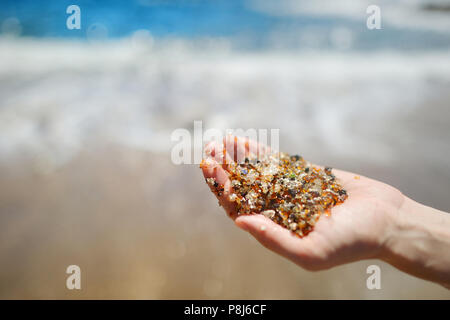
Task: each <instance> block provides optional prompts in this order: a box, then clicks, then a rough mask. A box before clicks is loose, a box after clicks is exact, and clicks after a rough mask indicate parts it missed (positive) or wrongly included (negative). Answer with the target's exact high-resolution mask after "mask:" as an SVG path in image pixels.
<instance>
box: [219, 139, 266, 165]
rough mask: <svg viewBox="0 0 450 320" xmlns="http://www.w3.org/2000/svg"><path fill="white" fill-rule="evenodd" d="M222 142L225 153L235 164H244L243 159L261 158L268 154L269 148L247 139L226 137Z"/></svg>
mask: <svg viewBox="0 0 450 320" xmlns="http://www.w3.org/2000/svg"><path fill="white" fill-rule="evenodd" d="M223 142H224V145H225V148H226V150H227V153H228V154H230V157H231V158H232V159H233V160H234V161H235V162H237V163H241V162H244V160H245V158H250V157H254V156H257V157H261V156H263V155H265V154H268V153H270V147H268V146H267V145H265V144H262V143H259V142H257V141H255V140H252V139H250V138H248V137H238V136H233V135H227V136H226V137H225V138H224V139H223Z"/></svg>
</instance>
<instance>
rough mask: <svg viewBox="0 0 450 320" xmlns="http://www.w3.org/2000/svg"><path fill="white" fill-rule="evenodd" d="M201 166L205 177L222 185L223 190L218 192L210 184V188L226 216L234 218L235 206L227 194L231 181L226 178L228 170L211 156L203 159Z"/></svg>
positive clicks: (229, 190) (229, 191)
mask: <svg viewBox="0 0 450 320" xmlns="http://www.w3.org/2000/svg"><path fill="white" fill-rule="evenodd" d="M201 168H202V172H203V176H204V177H205V179H207V178H213V179H214V180H215V181H216V182H217V184H218V185H219V187H221V186H223V191H221V192H219V193H218V192H217V189H216V187H214V186H211V185H210V189H211V191H212V192H213V193H214V194H215V195H216V197H217V199H218V200H219V204H220V205H221V206H222V207H223V208H224V209H225V211H226V213H227V214H228V216H229V217H231V218H232V219H234V218H235V217H236V206H235V203H234V202H231V201H230V200H229V196H230V194H231V193H232V187H231V181H230V179H229V178H228V172H227V171H225V169H224V168H223V167H222V166H221V165H220V164H219V163H217V162H216V160H215V159H213V158H211V157H210V158H206V159H205V161H204V162H203V163H202V166H201ZM208 185H209V184H208Z"/></svg>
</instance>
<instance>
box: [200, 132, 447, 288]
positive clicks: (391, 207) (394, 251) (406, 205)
mask: <svg viewBox="0 0 450 320" xmlns="http://www.w3.org/2000/svg"><path fill="white" fill-rule="evenodd" d="M223 142H224V143H223V144H218V143H214V142H212V143H209V144H208V145H207V146H206V148H205V151H206V154H207V155H208V157H207V158H206V159H205V161H204V162H203V163H202V165H201V168H202V171H203V174H204V176H205V178H215V179H216V181H217V182H218V183H219V184H221V185H224V192H223V194H222V195H220V196H218V195H216V196H217V198H218V200H219V203H220V205H221V206H222V207H223V208H224V209H225V211H226V212H227V214H228V216H229V217H230V218H231V219H233V220H234V222H235V224H236V225H237V226H238V227H239V228H241V229H243V230H245V231H247V232H249V233H250V234H251V235H252V236H254V237H255V238H256V239H257V240H258V241H259V242H260V243H261V244H262V245H263V246H265V247H266V248H268V249H270V250H272V251H274V252H276V253H277V254H279V255H281V256H283V257H285V258H287V259H289V260H291V261H292V262H294V263H296V264H297V265H299V266H300V267H302V268H305V269H307V270H310V271H317V270H324V269H329V268H332V267H334V266H338V265H341V264H346V263H350V262H354V261H358V260H364V259H380V260H383V261H386V262H388V263H389V264H391V265H393V266H394V267H396V268H398V269H400V270H402V271H404V272H406V273H409V274H411V275H413V276H416V277H419V278H422V279H426V280H430V281H433V282H436V283H439V284H441V285H443V286H445V287H446V288H448V289H450V214H448V213H446V212H442V211H439V210H436V209H433V208H430V207H427V206H424V205H422V204H420V203H417V202H415V201H413V200H411V199H409V198H408V197H406V196H405V195H403V194H402V193H401V192H400V191H399V190H397V189H395V188H393V187H391V186H389V185H387V184H385V183H382V182H380V181H376V180H373V179H370V178H366V177H363V176H360V175H357V174H354V173H350V172H345V171H341V170H336V169H333V174H334V175H335V176H336V177H337V178H338V181H339V183H340V184H341V185H342V186H343V187H344V189H345V190H347V193H348V199H347V200H346V201H345V202H344V203H342V204H340V205H337V206H335V207H333V208H332V209H331V215H329V216H326V215H323V216H321V217H320V219H319V220H318V222H317V223H316V225H315V227H314V230H313V231H312V232H311V233H309V234H308V235H307V236H305V237H303V238H299V237H298V236H296V235H294V234H293V233H292V232H291V231H289V230H287V229H285V228H283V227H282V226H280V225H278V224H276V223H275V222H273V221H272V220H270V219H268V218H266V217H265V216H263V215H260V214H254V215H238V214H237V212H236V209H235V205H234V203H233V202H231V201H229V199H228V196H229V195H230V193H231V192H232V188H231V181H230V180H229V178H228V172H227V169H228V166H227V163H230V162H231V161H241V160H242V158H243V157H245V156H247V155H248V154H250V153H253V154H256V153H258V154H261V153H267V152H270V150H269V148H268V147H266V146H263V145H259V144H258V143H256V142H255V141H251V140H248V139H245V138H241V137H233V136H227V137H225V138H224V141H223ZM224 149H225V150H226V152H223V151H222V150H224Z"/></svg>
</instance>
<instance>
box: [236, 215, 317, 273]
mask: <svg viewBox="0 0 450 320" xmlns="http://www.w3.org/2000/svg"><path fill="white" fill-rule="evenodd" d="M235 223H236V225H237V226H238V227H240V228H241V229H244V230H245V231H248V232H249V233H250V234H251V235H252V236H253V237H255V238H256V240H258V241H259V242H260V243H261V244H262V245H263V246H264V247H266V248H268V249H269V250H272V251H274V252H276V253H278V254H280V255H282V256H284V257H285V258H287V259H289V260H291V261H293V262H295V263H296V264H298V265H300V266H301V267H303V268H306V269H308V270H316V269H317V268H318V267H319V266H320V261H321V260H322V258H323V256H324V254H323V252H322V250H321V246H320V245H318V243H317V241H315V237H314V235H313V233H310V234H309V235H308V236H307V237H305V238H299V237H297V236H296V235H294V234H293V233H292V232H291V231H289V230H287V229H285V228H283V227H282V226H280V225H278V224H276V223H275V222H273V221H272V220H270V219H268V218H266V217H264V216H262V215H260V214H255V215H242V216H238V217H237V218H236V220H235ZM315 242H316V243H315Z"/></svg>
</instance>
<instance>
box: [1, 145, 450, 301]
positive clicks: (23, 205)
mask: <svg viewBox="0 0 450 320" xmlns="http://www.w3.org/2000/svg"><path fill="white" fill-rule="evenodd" d="M373 171H374V172H376V171H377V169H376V168H374V169H373ZM408 178H409V177H408ZM0 181H1V184H0V209H1V213H2V214H1V216H0V219H1V221H0V256H1V260H0V261H1V262H0V264H1V273H0V283H1V286H0V298H3V299H11V298H25V299H28V298H38V299H47V298H58V299H59V298H64V299H72V298H85V299H93V298H105V299H111V298H113V299H132V298H136V299H154V298H158V299H160V298H161V299H201V298H219V299H221V298H237V299H313V298H325V299H347V298H349V299H359V298H363V299H365V298H369V299H378V298H387V299H392V298H393V299H404V298H405V299H409V298H424V299H428V298H445V299H447V298H449V297H450V295H449V292H448V291H447V290H445V289H443V288H441V287H439V286H438V285H435V284H432V283H429V282H425V281H422V280H419V279H415V278H412V277H409V276H406V275H404V274H402V273H401V272H399V271H397V270H395V269H393V268H392V267H390V266H389V265H387V264H384V263H381V262H379V261H362V262H358V263H353V264H350V265H347V266H342V267H337V268H335V269H332V270H329V271H322V272H315V273H311V272H307V271H304V270H302V269H300V268H298V267H297V266H295V265H294V264H292V263H290V262H288V261H286V260H284V259H283V258H280V257H278V256H276V255H275V254H273V253H271V252H269V251H267V250H266V249H265V248H263V247H262V246H260V245H259V244H258V243H257V242H256V240H254V239H252V238H251V237H250V236H249V235H247V234H246V233H244V232H243V231H241V230H240V229H238V228H236V227H235V226H234V225H233V223H232V222H231V220H229V219H228V218H227V217H226V216H225V214H224V213H223V212H222V210H221V209H220V208H219V206H218V205H217V202H216V200H215V198H214V197H213V195H212V194H211V193H210V192H209V190H208V188H207V186H206V184H205V183H204V181H203V178H202V176H201V174H200V170H199V169H198V167H197V166H194V165H185V166H175V165H172V164H171V163H170V162H169V161H168V156H167V155H156V154H152V153H148V152H142V151H136V150H132V149H127V148H123V147H117V146H111V145H109V146H107V145H101V144H95V145H92V146H91V147H90V148H88V149H87V150H85V151H84V152H82V153H81V154H80V155H79V156H77V157H76V158H74V159H73V160H72V161H71V162H70V163H68V164H67V165H65V166H64V167H63V168H59V169H57V170H55V171H51V172H48V171H42V163H39V162H30V161H23V162H21V163H20V165H19V166H18V165H15V166H8V167H7V166H3V167H2V169H1V170H0ZM412 192H414V191H412ZM373 263H376V264H378V265H380V266H381V270H382V290H372V291H371V290H368V289H367V288H366V278H367V274H366V268H367V266H369V265H370V264H373ZM71 264H77V265H79V266H80V267H81V270H82V290H80V291H69V290H67V289H66V287H65V279H66V277H67V275H66V274H65V269H66V267H67V266H68V265H71Z"/></svg>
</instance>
